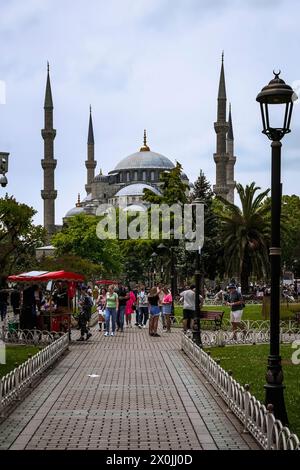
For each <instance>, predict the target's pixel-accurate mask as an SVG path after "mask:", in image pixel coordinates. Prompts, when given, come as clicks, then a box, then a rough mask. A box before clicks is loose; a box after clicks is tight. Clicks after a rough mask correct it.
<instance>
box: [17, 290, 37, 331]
mask: <svg viewBox="0 0 300 470" xmlns="http://www.w3.org/2000/svg"><path fill="white" fill-rule="evenodd" d="M35 309H36V305H35V297H34V286H30V287H27V288H25V289H24V291H23V303H22V308H21V312H20V328H21V329H22V330H26V329H29V330H30V329H32V328H33V327H34V315H35Z"/></svg>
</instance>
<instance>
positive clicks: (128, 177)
mask: <svg viewBox="0 0 300 470" xmlns="http://www.w3.org/2000/svg"><path fill="white" fill-rule="evenodd" d="M126 177H127V181H130V173H129V171H127V174H126Z"/></svg>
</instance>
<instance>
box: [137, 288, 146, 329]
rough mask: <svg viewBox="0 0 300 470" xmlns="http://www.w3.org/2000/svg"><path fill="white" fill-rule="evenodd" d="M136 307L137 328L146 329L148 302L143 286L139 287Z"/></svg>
mask: <svg viewBox="0 0 300 470" xmlns="http://www.w3.org/2000/svg"><path fill="white" fill-rule="evenodd" d="M137 307H138V310H139V321H138V326H139V328H146V324H147V321H148V318H149V302H148V294H147V292H146V289H145V286H144V285H141V288H140V291H139V292H138V294H137Z"/></svg>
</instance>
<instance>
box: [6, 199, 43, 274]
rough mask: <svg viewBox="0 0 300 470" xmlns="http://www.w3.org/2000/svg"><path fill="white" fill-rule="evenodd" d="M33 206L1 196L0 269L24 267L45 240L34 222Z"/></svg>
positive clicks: (22, 269)
mask: <svg viewBox="0 0 300 470" xmlns="http://www.w3.org/2000/svg"><path fill="white" fill-rule="evenodd" d="M35 214H36V210H35V209H33V208H32V207H29V206H27V205H26V204H22V203H19V202H17V201H16V199H15V198H14V197H13V196H8V195H6V196H5V197H4V198H1V199H0V272H1V273H2V274H3V275H7V274H11V273H12V271H13V270H14V271H16V272H20V271H26V270H27V269H28V268H30V267H31V265H32V260H33V259H34V258H35V249H36V248H37V247H38V246H42V245H43V244H44V243H45V239H46V232H45V230H44V228H43V227H42V226H41V225H34V223H33V217H34V215H35Z"/></svg>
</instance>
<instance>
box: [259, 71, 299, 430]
mask: <svg viewBox="0 0 300 470" xmlns="http://www.w3.org/2000/svg"><path fill="white" fill-rule="evenodd" d="M279 74H280V72H279V73H275V72H274V75H275V78H273V80H271V81H270V83H269V84H268V85H267V86H265V87H264V88H263V89H262V91H261V92H260V93H259V94H258V95H257V98H256V100H257V101H258V102H259V103H260V108H261V115H262V122H263V131H262V132H263V133H264V134H265V135H267V137H268V138H269V139H270V140H271V141H272V143H271V148H272V170H271V171H272V178H271V179H272V180H271V248H270V259H271V309H270V354H269V357H268V369H267V374H266V380H267V383H266V385H265V391H266V397H265V404H266V405H268V404H272V405H273V407H274V415H275V417H276V418H277V419H279V420H280V421H281V422H282V423H283V424H284V425H286V424H288V417H287V412H286V408H285V403H284V388H285V386H284V385H283V372H282V367H281V356H280V270H281V249H280V215H281V196H282V186H281V178H280V171H281V145H282V144H281V142H280V141H281V139H282V138H283V137H284V136H285V134H288V133H289V132H291V130H290V122H291V116H292V109H293V101H294V100H296V99H297V95H296V94H295V93H294V92H293V89H292V88H291V87H290V86H289V85H287V84H286V83H285V82H284V81H283V80H282V79H281V78H279ZM274 105H277V106H276V107H274ZM278 105H282V106H283V108H284V109H283V111H284V117H283V122H282V125H281V126H276V127H272V126H271V125H270V117H271V118H272V112H273V113H274V111H276V110H277V109H278V108H279V106H278ZM272 124H273V123H272Z"/></svg>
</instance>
